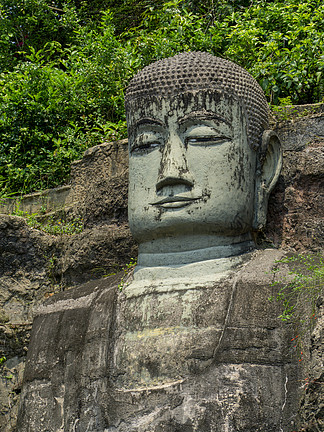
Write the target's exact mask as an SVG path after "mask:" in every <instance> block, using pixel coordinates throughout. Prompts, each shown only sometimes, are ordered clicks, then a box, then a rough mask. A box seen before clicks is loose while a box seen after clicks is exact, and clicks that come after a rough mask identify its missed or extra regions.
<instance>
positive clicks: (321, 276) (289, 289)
mask: <svg viewBox="0 0 324 432" xmlns="http://www.w3.org/2000/svg"><path fill="white" fill-rule="evenodd" d="M282 263H286V264H288V265H289V268H290V271H289V275H288V277H285V278H283V279H281V280H278V281H276V282H274V285H281V288H280V289H279V292H278V294H277V296H276V300H277V301H278V302H279V303H280V304H281V305H282V313H281V315H280V316H279V318H280V319H281V320H282V321H294V322H295V323H299V324H300V323H301V324H304V323H307V322H308V323H310V322H312V320H313V319H314V318H315V319H316V317H315V311H316V302H317V300H318V298H319V297H320V296H321V295H322V294H323V287H324V258H323V256H321V255H302V254H300V255H293V256H291V257H289V258H284V259H282V260H280V261H278V264H282ZM270 300H273V299H272V298H271V299H270ZM305 313H306V314H307V315H305Z"/></svg>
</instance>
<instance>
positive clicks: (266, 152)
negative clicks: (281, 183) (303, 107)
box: [253, 130, 282, 230]
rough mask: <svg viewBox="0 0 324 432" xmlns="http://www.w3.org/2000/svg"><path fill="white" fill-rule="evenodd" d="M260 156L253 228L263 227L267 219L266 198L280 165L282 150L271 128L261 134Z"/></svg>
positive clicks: (274, 182)
mask: <svg viewBox="0 0 324 432" xmlns="http://www.w3.org/2000/svg"><path fill="white" fill-rule="evenodd" d="M260 155H261V158H260V161H259V167H258V169H257V175H256V183H255V213H254V223H253V228H254V229H255V230H259V229H261V228H263V227H264V226H265V224H266V220H267V209H268V198H269V195H270V192H271V191H272V189H273V188H274V186H275V184H276V182H277V180H278V177H279V174H280V170H281V167H282V151H281V145H280V141H279V138H278V136H277V135H276V134H275V132H273V131H271V130H266V131H264V132H263V135H262V143H261V152H260Z"/></svg>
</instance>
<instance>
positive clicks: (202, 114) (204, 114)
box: [178, 111, 232, 127]
mask: <svg viewBox="0 0 324 432" xmlns="http://www.w3.org/2000/svg"><path fill="white" fill-rule="evenodd" d="M195 120H218V121H221V122H223V123H226V124H227V125H228V126H230V127H231V126H232V125H231V123H230V122H229V121H228V120H226V119H225V118H224V117H221V116H219V115H217V114H215V113H213V112H209V111H193V112H191V113H190V114H187V115H185V116H184V117H181V118H180V119H179V120H178V123H179V124H180V125H182V124H183V123H186V122H188V121H195Z"/></svg>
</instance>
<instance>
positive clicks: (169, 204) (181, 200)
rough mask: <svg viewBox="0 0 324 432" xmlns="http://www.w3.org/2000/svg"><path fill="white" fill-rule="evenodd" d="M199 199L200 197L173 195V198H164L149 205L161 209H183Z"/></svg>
mask: <svg viewBox="0 0 324 432" xmlns="http://www.w3.org/2000/svg"><path fill="white" fill-rule="evenodd" d="M199 198H200V197H197V198H190V197H187V196H181V195H175V196H168V197H165V198H163V199H161V200H159V201H156V202H153V203H150V205H153V206H157V207H163V208H180V207H185V206H187V205H189V204H191V203H192V202H194V201H197V200H198V199H199Z"/></svg>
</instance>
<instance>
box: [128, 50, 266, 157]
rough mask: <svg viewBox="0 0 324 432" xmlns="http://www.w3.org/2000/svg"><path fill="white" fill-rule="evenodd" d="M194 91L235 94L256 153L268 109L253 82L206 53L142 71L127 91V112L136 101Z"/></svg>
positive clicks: (183, 55)
mask: <svg viewBox="0 0 324 432" xmlns="http://www.w3.org/2000/svg"><path fill="white" fill-rule="evenodd" d="M197 90H206V91H213V90H215V91H221V92H224V93H228V94H232V95H234V96H235V97H236V98H237V99H238V101H239V103H240V104H241V105H242V106H243V107H244V108H245V110H246V115H247V127H248V131H247V132H248V138H249V142H250V145H251V146H252V148H254V149H255V150H257V149H258V148H259V146H260V138H261V135H262V132H263V130H265V129H267V128H268V117H269V107H268V104H267V101H266V99H265V96H264V93H263V91H262V89H261V87H260V86H259V84H258V83H257V82H256V80H255V79H254V78H253V77H252V76H251V75H250V74H249V73H248V72H247V71H246V70H245V69H243V68H242V67H240V66H238V65H237V64H235V63H233V62H231V61H228V60H224V59H222V58H219V57H215V56H213V55H211V54H208V53H205V52H185V53H181V54H178V55H176V56H174V57H169V58H166V59H162V60H158V61H156V62H154V63H152V64H150V65H149V66H146V67H145V68H144V69H142V70H141V71H140V72H139V73H138V74H137V75H135V77H134V78H133V79H132V80H131V81H130V83H129V86H128V88H127V90H126V96H125V104H126V111H127V110H128V105H129V103H130V102H131V101H132V100H134V99H138V98H149V97H150V96H160V97H163V98H171V97H172V96H173V95H176V94H179V93H185V92H192V91H197Z"/></svg>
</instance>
